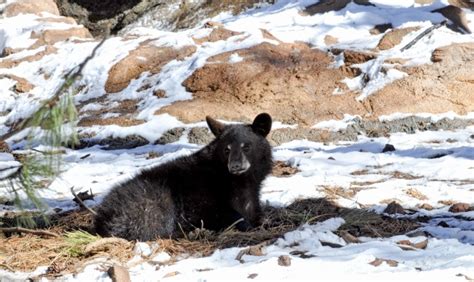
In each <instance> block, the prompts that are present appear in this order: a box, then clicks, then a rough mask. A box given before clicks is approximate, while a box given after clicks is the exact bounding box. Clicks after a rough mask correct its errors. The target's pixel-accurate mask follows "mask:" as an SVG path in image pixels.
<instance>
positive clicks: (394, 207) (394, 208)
mask: <svg viewBox="0 0 474 282" xmlns="http://www.w3.org/2000/svg"><path fill="white" fill-rule="evenodd" d="M383 212H384V213H388V214H396V213H399V214H405V209H403V207H402V206H401V205H400V204H399V203H397V202H391V203H390V204H388V206H387V207H386V208H385V210H384V211H383Z"/></svg>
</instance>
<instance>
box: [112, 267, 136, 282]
mask: <svg viewBox="0 0 474 282" xmlns="http://www.w3.org/2000/svg"><path fill="white" fill-rule="evenodd" d="M107 273H108V274H109V276H110V278H111V279H112V281H113V282H130V281H131V280H130V274H129V273H128V270H127V269H126V268H125V267H123V266H120V265H117V264H114V265H113V266H112V267H110V268H109V269H108V270H107Z"/></svg>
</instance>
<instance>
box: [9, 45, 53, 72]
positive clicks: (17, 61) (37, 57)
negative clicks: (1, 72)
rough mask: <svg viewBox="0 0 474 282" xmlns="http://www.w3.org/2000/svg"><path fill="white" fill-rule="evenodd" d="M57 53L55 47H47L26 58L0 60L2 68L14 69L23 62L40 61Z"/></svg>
mask: <svg viewBox="0 0 474 282" xmlns="http://www.w3.org/2000/svg"><path fill="white" fill-rule="evenodd" d="M56 52H57V49H56V48H55V47H53V46H46V48H45V49H44V50H43V51H40V52H38V53H36V54H34V55H30V56H26V57H23V58H21V59H8V58H4V59H0V68H13V67H16V66H17V65H19V64H20V63H21V62H34V61H39V60H41V58H43V57H44V56H46V55H50V54H54V53H56Z"/></svg>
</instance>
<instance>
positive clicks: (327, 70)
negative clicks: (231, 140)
mask: <svg viewBox="0 0 474 282" xmlns="http://www.w3.org/2000/svg"><path fill="white" fill-rule="evenodd" d="M231 57H232V58H236V57H237V58H241V61H238V60H237V61H238V62H236V61H233V60H231V59H230V58H231ZM207 62H208V63H207V64H206V65H205V66H203V67H202V68H200V69H198V70H196V71H195V72H194V73H193V74H192V75H191V76H190V77H189V78H188V79H186V80H185V81H184V83H183V85H184V86H185V87H186V89H187V90H188V91H190V92H192V93H193V100H189V101H181V102H176V103H174V104H172V105H171V106H168V107H164V108H162V109H160V110H159V111H158V112H157V114H161V113H169V114H171V115H173V116H177V117H178V118H179V119H180V120H182V121H185V122H196V121H199V120H202V118H203V112H204V113H206V114H211V115H213V116H216V117H219V118H222V119H229V120H246V119H247V118H248V117H252V116H254V115H255V114H256V113H258V112H261V111H265V112H269V113H270V114H272V116H273V117H274V118H275V119H276V120H279V121H283V122H287V123H299V124H301V125H307V126H308V125H312V124H314V122H315V121H317V120H324V119H338V118H342V117H343V114H344V113H348V114H354V115H355V114H364V113H366V110H365V109H364V106H363V105H362V104H361V103H359V102H357V101H356V100H355V94H354V93H350V92H347V94H345V95H334V94H333V93H334V91H335V90H336V88H338V87H340V88H345V84H344V83H342V82H341V80H342V79H343V78H344V72H343V71H342V70H341V69H337V68H333V67H331V66H330V64H331V63H332V58H331V55H330V54H328V53H325V52H323V51H320V50H317V49H313V48H311V47H310V46H309V45H307V44H304V43H295V44H289V43H281V44H279V45H273V44H270V43H262V44H259V45H256V46H254V47H251V48H247V49H241V50H237V51H235V52H226V53H222V54H219V55H217V56H214V57H211V58H209V59H208V61H207Z"/></svg>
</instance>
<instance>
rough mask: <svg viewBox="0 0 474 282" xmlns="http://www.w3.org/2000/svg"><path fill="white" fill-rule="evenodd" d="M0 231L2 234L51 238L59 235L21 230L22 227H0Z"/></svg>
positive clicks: (43, 231)
mask: <svg viewBox="0 0 474 282" xmlns="http://www.w3.org/2000/svg"><path fill="white" fill-rule="evenodd" d="M0 231H2V232H3V233H30V234H33V235H46V236H51V237H55V238H58V237H59V235H58V234H56V233H53V232H50V231H46V230H34V229H28V228H23V227H0Z"/></svg>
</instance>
